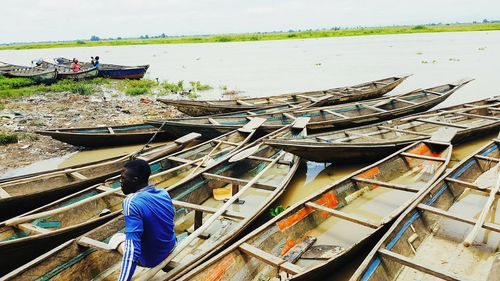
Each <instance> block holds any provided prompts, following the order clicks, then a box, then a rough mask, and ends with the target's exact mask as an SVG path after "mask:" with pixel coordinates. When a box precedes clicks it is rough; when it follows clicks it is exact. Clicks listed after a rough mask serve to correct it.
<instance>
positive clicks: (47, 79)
mask: <svg viewBox="0 0 500 281" xmlns="http://www.w3.org/2000/svg"><path fill="white" fill-rule="evenodd" d="M0 75H4V76H5V77H13V78H16V77H21V78H29V79H31V80H33V81H35V82H36V83H41V84H50V83H53V82H54V81H56V78H57V70H55V69H40V68H36V67H28V66H19V65H12V64H6V63H2V62H0Z"/></svg>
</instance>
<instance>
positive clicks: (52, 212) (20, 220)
mask: <svg viewBox="0 0 500 281" xmlns="http://www.w3.org/2000/svg"><path fill="white" fill-rule="evenodd" d="M118 191H121V189H120V188H116V189H111V190H108V191H105V192H103V193H99V194H97V195H95V196H92V197H89V198H86V199H83V200H82V201H78V202H76V203H74V204H71V205H67V206H64V207H61V208H57V209H53V210H49V211H45V212H41V213H36V214H32V215H28V216H24V217H15V218H12V219H9V220H6V221H5V222H4V223H5V225H10V226H13V225H18V224H21V223H25V222H29V221H32V220H36V219H39V218H43V217H48V216H52V215H55V214H59V213H62V212H65V211H67V210H70V209H73V208H75V207H78V206H81V205H84V204H87V203H88V202H92V201H94V200H97V199H99V198H102V197H105V196H108V195H110V194H113V193H116V192H118Z"/></svg>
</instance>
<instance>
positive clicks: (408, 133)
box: [266, 96, 500, 163]
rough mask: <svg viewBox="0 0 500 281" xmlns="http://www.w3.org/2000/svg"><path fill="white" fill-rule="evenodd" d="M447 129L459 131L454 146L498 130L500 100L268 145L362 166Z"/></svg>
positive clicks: (303, 155)
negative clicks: (362, 163) (442, 129)
mask: <svg viewBox="0 0 500 281" xmlns="http://www.w3.org/2000/svg"><path fill="white" fill-rule="evenodd" d="M445 127H449V128H456V129H458V132H457V134H456V135H455V137H454V138H453V140H452V143H453V144H458V143H460V142H462V141H465V140H468V139H471V138H475V137H478V136H481V135H484V134H487V133H489V132H494V131H496V130H498V129H499V128H500V96H496V97H493V98H489V99H484V100H479V101H474V102H468V103H464V104H460V105H456V106H450V107H447V108H441V109H439V110H434V111H430V112H425V113H419V114H416V115H412V116H409V117H402V118H398V119H393V120H390V121H386V122H381V123H377V124H373V125H367V126H363V127H356V128H352V129H346V130H342V131H333V132H327V133H320V134H313V135H309V136H308V137H306V138H304V139H274V140H269V141H266V142H267V143H268V144H270V145H272V146H275V147H277V148H280V149H284V150H286V151H288V152H291V153H294V154H296V155H297V156H299V157H301V158H303V159H306V160H309V161H315V162H335V161H342V163H346V162H357V163H359V162H362V161H371V160H378V159H381V158H382V157H385V156H387V155H389V154H391V153H393V152H394V151H397V150H398V149H401V148H403V147H404V146H406V145H408V144H410V143H413V142H416V141H419V140H423V139H428V138H429V137H430V135H431V134H432V133H433V132H435V131H437V130H439V129H440V128H445Z"/></svg>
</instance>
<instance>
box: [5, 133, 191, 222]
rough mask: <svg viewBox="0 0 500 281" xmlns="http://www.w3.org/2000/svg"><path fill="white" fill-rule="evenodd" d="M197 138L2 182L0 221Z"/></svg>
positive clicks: (153, 158) (150, 159)
mask: <svg viewBox="0 0 500 281" xmlns="http://www.w3.org/2000/svg"><path fill="white" fill-rule="evenodd" d="M198 137H199V135H198V134H189V135H187V136H184V137H181V138H179V139H177V140H175V141H174V142H173V143H172V144H166V145H161V146H158V147H154V148H147V149H144V150H141V151H136V152H134V153H131V154H128V155H122V156H118V157H113V158H108V159H104V160H101V161H96V162H92V163H87V164H85V165H78V166H74V167H67V168H64V169H56V170H51V171H47V172H44V173H37V174H34V175H26V176H21V177H15V178H14V179H12V180H9V179H4V180H3V181H2V182H1V183H0V220H4V219H7V218H11V217H13V216H16V215H19V214H22V213H24V212H26V211H29V210H32V209H34V208H36V207H39V206H43V205H45V204H48V203H49V202H52V201H54V200H56V199H58V198H61V197H63V196H66V195H68V194H71V193H74V192H76V191H78V190H82V189H84V188H86V187H89V186H91V185H93V184H96V183H98V182H101V181H103V180H104V179H106V178H109V177H112V176H114V175H117V174H119V173H120V171H121V169H122V167H123V165H124V164H125V163H126V162H127V161H129V160H131V159H133V158H137V157H140V158H141V159H145V160H147V161H153V160H155V159H158V158H160V157H163V156H165V155H168V154H171V153H173V152H176V151H178V150H180V149H182V148H183V147H185V146H186V145H188V144H189V143H191V142H192V141H193V140H194V139H196V138H198Z"/></svg>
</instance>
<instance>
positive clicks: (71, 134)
mask: <svg viewBox="0 0 500 281" xmlns="http://www.w3.org/2000/svg"><path fill="white" fill-rule="evenodd" d="M35 132H36V133H37V134H40V135H45V136H50V137H51V138H53V139H56V140H58V141H62V142H65V143H69V144H71V145H76V146H84V147H105V146H121V145H131V144H141V143H142V144H144V143H147V142H148V141H149V140H151V139H152V138H153V136H154V139H153V141H166V140H171V139H173V138H174V137H173V135H171V134H170V133H168V132H167V131H163V130H159V129H158V128H156V127H155V126H153V125H150V124H144V123H143V124H130V125H119V126H103V127H87V128H60V129H50V130H39V131H35Z"/></svg>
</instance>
